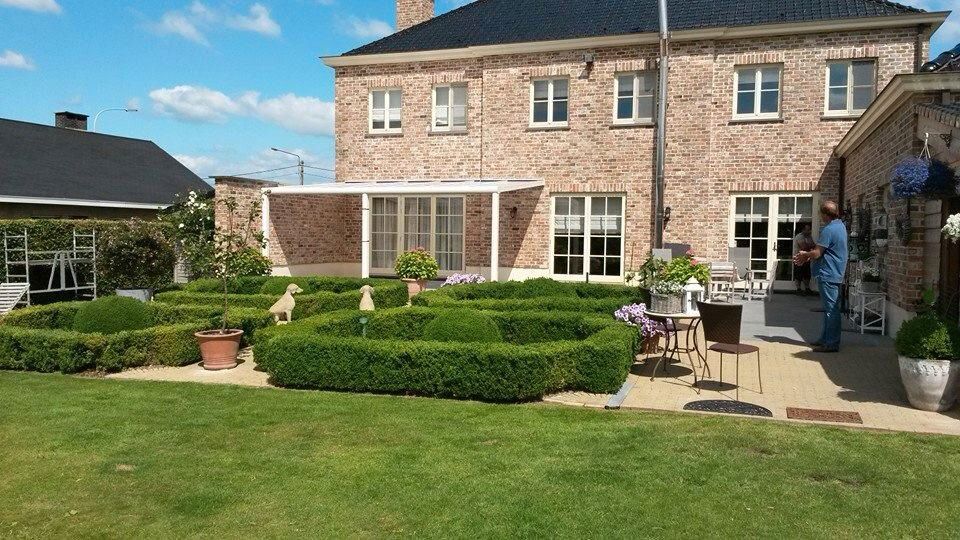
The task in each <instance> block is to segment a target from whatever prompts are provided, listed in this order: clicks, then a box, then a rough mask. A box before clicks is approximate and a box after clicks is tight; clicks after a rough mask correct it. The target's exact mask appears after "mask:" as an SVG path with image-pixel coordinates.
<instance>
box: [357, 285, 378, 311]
mask: <svg viewBox="0 0 960 540" xmlns="http://www.w3.org/2000/svg"><path fill="white" fill-rule="evenodd" d="M360 292H361V293H363V298H361V299H360V311H373V310H375V309H377V308H376V306H374V305H373V287H371V286H369V285H364V286H363V287H360Z"/></svg>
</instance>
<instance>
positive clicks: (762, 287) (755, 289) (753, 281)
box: [747, 261, 777, 301]
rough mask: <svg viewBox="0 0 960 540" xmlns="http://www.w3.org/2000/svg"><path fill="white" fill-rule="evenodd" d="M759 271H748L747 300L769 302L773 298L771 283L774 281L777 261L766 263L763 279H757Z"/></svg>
mask: <svg viewBox="0 0 960 540" xmlns="http://www.w3.org/2000/svg"><path fill="white" fill-rule="evenodd" d="M760 272H761V271H759V270H750V272H749V278H748V281H749V292H748V294H747V299H748V300H763V301H770V299H771V298H773V282H774V280H775V279H776V277H777V276H776V273H777V261H773V262H772V263H767V270H766V272H765V274H764V277H763V278H760V277H757V276H758V274H759V273H760Z"/></svg>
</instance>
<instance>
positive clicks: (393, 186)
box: [261, 179, 544, 281]
mask: <svg viewBox="0 0 960 540" xmlns="http://www.w3.org/2000/svg"><path fill="white" fill-rule="evenodd" d="M542 187H544V181H543V180H533V179H450V180H377V181H345V182H333V183H326V184H311V185H305V186H281V187H270V188H264V189H262V190H261V195H262V212H263V216H262V224H263V225H262V226H263V235H264V238H270V195H318V196H323V195H359V196H360V198H361V204H360V207H361V212H362V215H361V236H360V240H361V251H360V252H361V262H360V267H361V277H363V278H368V277H370V257H371V255H370V253H371V252H370V240H371V223H370V221H371V220H370V215H371V213H370V196H371V195H424V196H428V195H490V196H491V203H490V204H491V219H490V232H491V234H490V265H491V268H490V279H491V281H496V280H497V279H498V273H499V258H500V194H501V193H507V192H511V191H519V190H524V189H536V188H542ZM265 254H267V255H269V246H268V247H267V248H265Z"/></svg>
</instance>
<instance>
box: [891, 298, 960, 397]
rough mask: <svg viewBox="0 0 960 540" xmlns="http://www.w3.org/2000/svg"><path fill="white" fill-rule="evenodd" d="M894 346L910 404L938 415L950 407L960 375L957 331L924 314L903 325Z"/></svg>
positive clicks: (959, 346)
mask: <svg viewBox="0 0 960 540" xmlns="http://www.w3.org/2000/svg"><path fill="white" fill-rule="evenodd" d="M896 346H897V354H898V355H899V361H900V378H901V380H902V381H903V386H904V388H906V390H907V398H908V399H909V400H910V404H911V405H913V406H914V407H916V408H917V409H920V410H924V411H937V412H939V411H945V410H947V409H949V408H950V407H953V404H954V403H955V402H956V400H957V375H958V373H960V329H957V328H956V326H955V325H952V324H949V323H947V322H945V321H944V320H942V319H941V318H939V317H937V316H936V315H935V314H933V313H925V314H923V315H919V316H917V317H915V318H913V319H911V320H909V321H907V322H905V323H903V326H901V327H900V331H899V332H897V342H896Z"/></svg>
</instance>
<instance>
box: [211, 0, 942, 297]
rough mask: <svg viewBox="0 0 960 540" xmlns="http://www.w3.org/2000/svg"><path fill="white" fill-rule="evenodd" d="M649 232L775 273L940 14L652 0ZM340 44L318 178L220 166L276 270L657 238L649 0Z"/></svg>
mask: <svg viewBox="0 0 960 540" xmlns="http://www.w3.org/2000/svg"><path fill="white" fill-rule="evenodd" d="M670 8H671V9H670V25H671V31H672V36H671V46H670V71H669V76H668V88H669V91H668V94H667V103H668V109H667V136H666V141H667V148H666V157H665V178H666V180H665V192H664V204H665V206H666V207H667V208H668V211H669V220H668V221H667V223H666V226H665V230H664V239H665V241H666V242H668V243H677V244H686V245H689V246H690V248H691V249H692V251H693V252H694V253H695V254H696V255H698V256H700V257H702V258H704V259H707V260H709V259H725V258H726V257H727V250H728V247H731V246H740V247H748V248H750V249H751V254H752V261H751V264H752V266H753V268H754V269H755V270H758V271H761V272H769V273H774V274H775V277H776V279H777V280H778V283H780V284H781V285H783V284H787V283H789V282H790V281H791V280H792V275H791V273H792V271H793V268H792V265H791V264H789V263H788V260H789V258H790V257H791V256H792V242H791V240H792V238H793V236H794V235H795V233H796V231H797V229H798V228H799V227H802V226H803V224H805V223H811V224H812V225H813V226H814V227H817V226H818V219H816V216H815V208H816V207H817V206H818V202H819V200H820V199H822V198H825V197H829V198H839V197H840V195H841V194H840V190H841V184H842V183H843V180H842V178H843V177H842V175H843V170H842V167H841V159H840V157H839V156H838V155H836V154H835V152H834V149H835V148H836V146H837V144H838V143H839V142H840V140H841V139H842V138H843V137H844V135H845V134H847V132H848V131H849V130H850V128H851V127H852V126H853V125H854V123H855V122H856V121H857V118H858V117H859V116H860V115H861V114H862V113H863V111H864V110H865V109H867V108H868V106H869V105H870V103H871V102H872V101H873V100H874V98H875V97H876V95H877V94H878V93H879V92H880V91H881V90H883V88H884V87H885V86H887V84H888V83H890V81H891V80H893V79H894V77H895V76H896V75H898V74H902V73H912V72H915V71H916V70H917V69H918V67H919V66H920V65H921V63H922V62H923V61H925V60H926V58H927V57H928V54H929V38H930V35H931V34H932V33H933V32H934V31H935V30H936V29H937V28H938V27H939V26H940V25H941V24H942V23H943V21H944V20H945V18H946V17H947V15H948V14H947V13H928V12H924V11H922V10H918V9H914V8H910V7H906V6H902V5H899V4H895V3H892V2H887V1H882V0H830V1H827V2H824V1H820V0H792V1H787V0H776V1H771V0H748V1H742V0H741V1H733V0H722V1H709V2H708V1H705V0H699V1H690V0H687V1H683V2H680V1H673V2H670ZM397 21H398V30H399V31H398V32H397V33H396V34H393V35H391V36H388V37H386V38H383V39H381V40H379V41H376V42H373V43H370V44H368V45H365V46H363V47H360V48H358V49H355V50H352V51H349V52H347V53H344V54H343V55H340V56H335V57H328V58H324V59H323V60H324V62H325V63H326V64H327V65H328V66H331V67H333V68H334V69H335V70H336V116H337V126H336V158H337V162H336V163H337V164H336V170H337V179H338V181H337V183H334V184H319V185H312V186H310V185H308V186H303V187H301V186H277V185H265V184H262V183H250V182H246V181H244V180H242V179H233V178H222V179H219V180H218V182H217V187H218V190H217V191H218V193H220V194H227V193H230V194H232V195H235V196H239V198H240V199H241V200H247V201H253V200H257V199H258V198H261V197H262V200H263V201H264V203H265V204H264V219H263V222H262V226H263V228H264V231H265V232H266V233H267V236H268V238H269V247H268V250H267V253H268V255H269V257H270V258H271V259H272V260H273V261H274V262H275V264H276V269H275V271H276V272H277V273H280V274H293V275H296V274H310V273H330V274H351V275H363V276H366V275H371V274H374V275H376V274H387V275H389V274H390V273H391V272H392V266H393V261H394V260H395V258H396V256H397V254H398V253H401V252H402V251H403V250H405V249H407V248H411V247H414V246H425V247H427V248H429V249H430V250H431V251H432V252H433V253H434V254H435V255H436V256H437V258H438V260H439V261H440V263H441V266H442V268H443V270H444V272H445V273H451V272H456V271H469V272H478V273H482V274H484V275H486V276H488V277H489V278H492V279H524V278H528V277H534V276H552V277H555V278H558V279H570V280H584V279H590V280H594V281H622V280H623V278H624V275H625V273H627V272H628V271H629V270H631V269H633V268H636V267H637V266H639V265H640V264H642V263H643V262H644V260H645V259H646V257H647V255H648V253H649V251H650V248H651V246H652V244H653V241H654V231H653V229H654V225H653V224H654V211H653V206H654V198H653V196H652V192H653V189H654V171H655V165H656V164H655V161H654V154H655V146H656V141H655V133H656V126H655V122H654V119H655V117H656V114H655V111H656V108H657V99H658V96H657V95H656V94H657V90H656V89H657V84H656V81H657V67H658V58H659V38H658V35H657V32H658V19H657V9H656V2H653V1H650V0H625V1H618V2H613V1H587V0H553V1H547V0H478V1H476V2H473V3H470V4H467V5H466V6H463V7H461V8H459V9H456V10H454V11H451V12H449V13H446V14H444V15H440V16H437V17H434V5H433V1H432V0H398V2H397Z"/></svg>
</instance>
